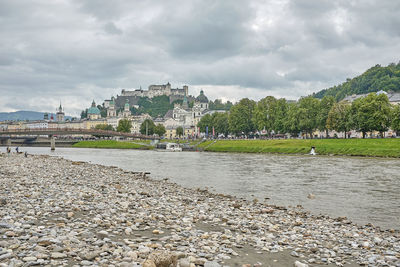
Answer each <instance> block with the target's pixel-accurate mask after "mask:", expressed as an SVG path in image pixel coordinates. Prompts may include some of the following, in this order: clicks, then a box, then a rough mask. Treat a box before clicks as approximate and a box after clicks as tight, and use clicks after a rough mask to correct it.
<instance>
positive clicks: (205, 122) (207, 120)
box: [197, 114, 214, 133]
mask: <svg viewBox="0 0 400 267" xmlns="http://www.w3.org/2000/svg"><path fill="white" fill-rule="evenodd" d="M213 126H214V122H213V117H212V116H211V115H210V114H206V115H204V116H203V117H202V118H201V119H200V121H199V122H198V123H197V127H199V128H200V132H201V133H205V132H206V127H208V131H210V129H212V127H213Z"/></svg>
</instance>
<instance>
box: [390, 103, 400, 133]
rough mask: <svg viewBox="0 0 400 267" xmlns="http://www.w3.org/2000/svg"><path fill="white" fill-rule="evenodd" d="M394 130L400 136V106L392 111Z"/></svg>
mask: <svg viewBox="0 0 400 267" xmlns="http://www.w3.org/2000/svg"><path fill="white" fill-rule="evenodd" d="M392 130H393V131H395V132H396V135H397V136H398V135H399V134H400V105H395V106H394V107H393V110H392Z"/></svg>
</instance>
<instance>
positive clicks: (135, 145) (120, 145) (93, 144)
mask: <svg viewBox="0 0 400 267" xmlns="http://www.w3.org/2000/svg"><path fill="white" fill-rule="evenodd" d="M141 143H142V144H141ZM148 143H149V142H146V141H144V142H141V141H138V142H128V141H116V140H95V141H81V142H78V143H76V144H74V145H73V147H80V148H116V149H143V150H149V149H153V147H152V146H149V145H148Z"/></svg>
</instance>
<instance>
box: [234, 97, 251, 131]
mask: <svg viewBox="0 0 400 267" xmlns="http://www.w3.org/2000/svg"><path fill="white" fill-rule="evenodd" d="M255 106H256V102H255V101H253V100H250V99H248V98H243V99H242V100H240V101H239V103H237V104H235V105H234V106H232V108H231V110H230V114H229V118H228V120H229V130H230V131H231V132H232V133H235V134H237V135H240V134H242V133H244V134H249V133H250V132H253V131H254V130H255V127H254V123H253V112H254V108H255Z"/></svg>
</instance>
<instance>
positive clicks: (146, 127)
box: [140, 119, 156, 135]
mask: <svg viewBox="0 0 400 267" xmlns="http://www.w3.org/2000/svg"><path fill="white" fill-rule="evenodd" d="M155 127H156V125H155V124H154V122H153V121H152V120H150V119H145V120H144V122H143V123H142V124H141V125H140V133H141V134H147V135H153V134H154V128H155Z"/></svg>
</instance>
